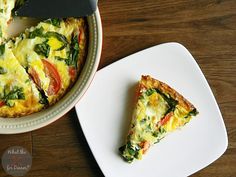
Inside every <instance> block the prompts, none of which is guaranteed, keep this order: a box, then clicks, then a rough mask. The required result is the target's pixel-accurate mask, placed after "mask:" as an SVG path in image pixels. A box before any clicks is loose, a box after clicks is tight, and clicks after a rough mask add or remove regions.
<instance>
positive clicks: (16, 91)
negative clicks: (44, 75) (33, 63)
mask: <svg viewBox="0 0 236 177" xmlns="http://www.w3.org/2000/svg"><path fill="white" fill-rule="evenodd" d="M11 45H12V44H11V42H8V43H6V44H2V45H0V51H1V52H0V117H18V116H23V115H27V114H31V113H33V112H37V111H39V110H41V109H42V108H43V107H44V104H43V102H44V100H43V98H42V97H41V94H40V92H39V91H38V90H37V88H36V86H35V84H34V82H33V81H32V80H31V79H30V78H29V75H28V74H27V73H26V71H25V69H24V68H23V67H22V66H21V65H20V63H19V62H18V60H17V59H16V58H15V56H14V55H13V53H12V51H11ZM41 103H42V104H41Z"/></svg>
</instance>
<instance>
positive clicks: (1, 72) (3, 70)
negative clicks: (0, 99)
mask: <svg viewBox="0 0 236 177" xmlns="http://www.w3.org/2000/svg"><path fill="white" fill-rule="evenodd" d="M6 73H7V70H6V69H5V68H3V67H1V66H0V74H6Z"/></svg>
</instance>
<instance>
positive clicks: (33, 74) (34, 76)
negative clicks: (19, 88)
mask: <svg viewBox="0 0 236 177" xmlns="http://www.w3.org/2000/svg"><path fill="white" fill-rule="evenodd" d="M28 72H29V74H30V76H31V78H32V79H33V81H34V83H35V84H36V85H37V86H38V87H39V88H41V81H40V78H39V75H38V73H37V72H36V71H35V69H34V68H32V67H31V68H30V69H29V71H28Z"/></svg>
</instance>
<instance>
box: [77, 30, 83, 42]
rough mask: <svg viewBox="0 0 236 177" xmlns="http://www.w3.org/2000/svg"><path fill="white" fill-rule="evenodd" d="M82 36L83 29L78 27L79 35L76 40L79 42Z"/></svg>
mask: <svg viewBox="0 0 236 177" xmlns="http://www.w3.org/2000/svg"><path fill="white" fill-rule="evenodd" d="M82 36H83V30H81V29H79V36H78V42H79V43H80V42H81V40H82Z"/></svg>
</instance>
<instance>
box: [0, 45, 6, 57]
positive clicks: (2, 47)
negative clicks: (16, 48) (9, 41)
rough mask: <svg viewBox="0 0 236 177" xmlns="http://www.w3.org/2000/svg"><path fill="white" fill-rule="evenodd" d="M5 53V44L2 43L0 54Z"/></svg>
mask: <svg viewBox="0 0 236 177" xmlns="http://www.w3.org/2000/svg"><path fill="white" fill-rule="evenodd" d="M4 53H5V44H2V45H0V56H2V55H3V54H4Z"/></svg>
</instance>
